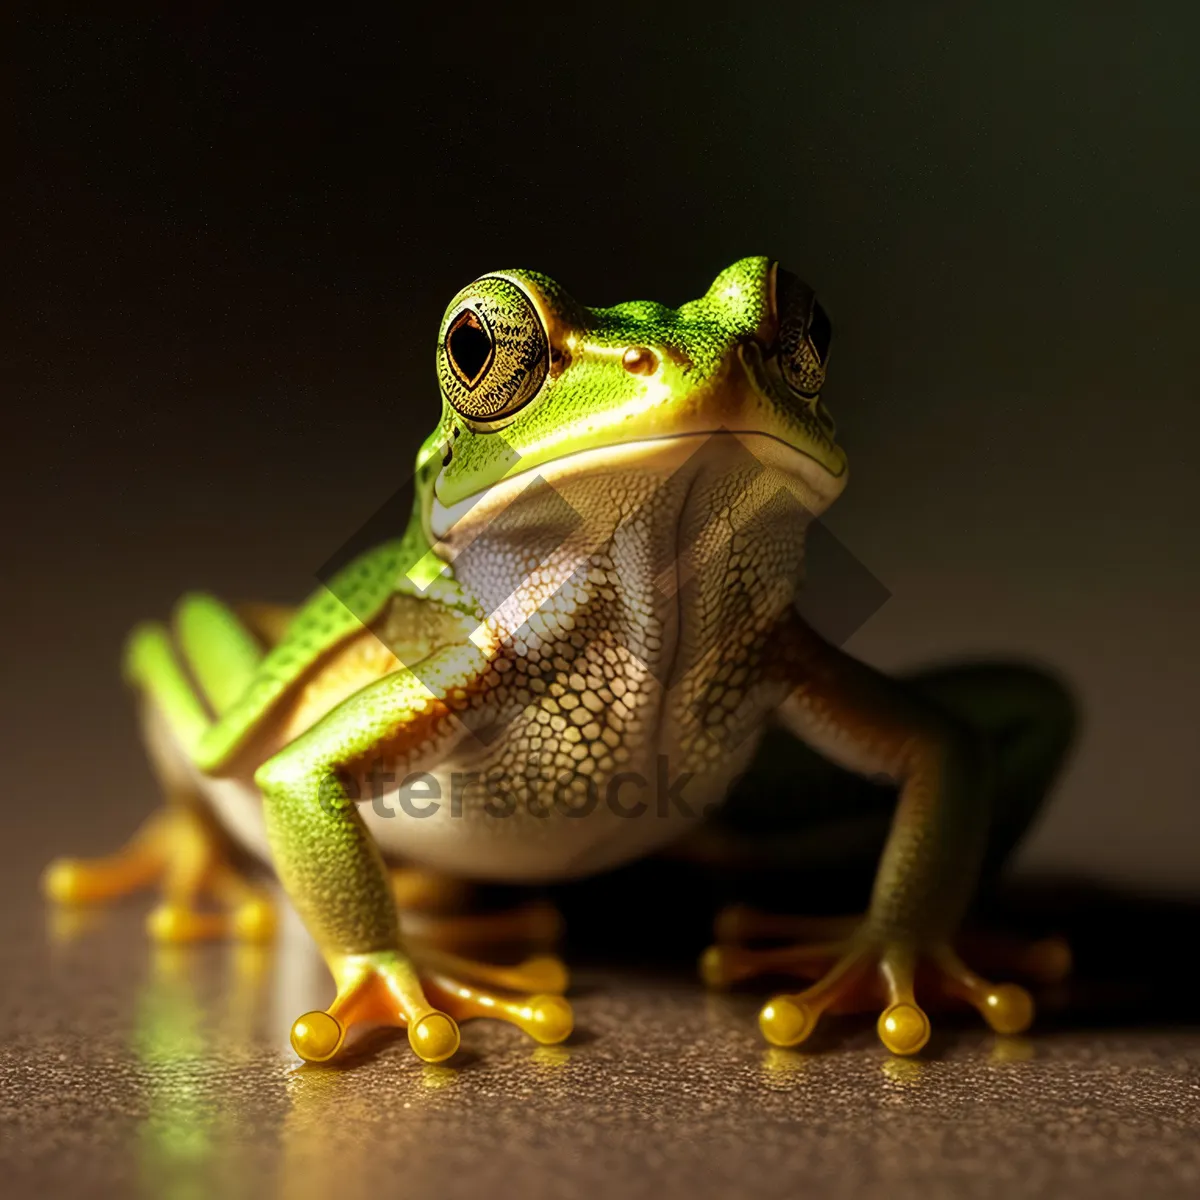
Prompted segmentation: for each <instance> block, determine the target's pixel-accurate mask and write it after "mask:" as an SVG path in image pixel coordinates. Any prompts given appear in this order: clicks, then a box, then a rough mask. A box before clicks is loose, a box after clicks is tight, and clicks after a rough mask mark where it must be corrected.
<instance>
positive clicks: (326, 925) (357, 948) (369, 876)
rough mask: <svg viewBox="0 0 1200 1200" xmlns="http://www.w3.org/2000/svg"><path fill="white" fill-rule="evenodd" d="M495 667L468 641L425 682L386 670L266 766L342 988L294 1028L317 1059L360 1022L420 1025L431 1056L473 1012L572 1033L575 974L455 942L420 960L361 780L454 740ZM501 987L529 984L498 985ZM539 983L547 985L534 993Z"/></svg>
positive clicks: (268, 807)
mask: <svg viewBox="0 0 1200 1200" xmlns="http://www.w3.org/2000/svg"><path fill="white" fill-rule="evenodd" d="M487 667H488V663H487V659H486V657H485V656H484V655H483V654H482V653H481V652H480V651H479V650H477V649H476V648H475V647H474V645H472V644H470V643H468V644H466V645H463V646H455V647H451V648H448V649H447V650H444V651H441V652H438V653H437V654H435V655H432V656H431V657H430V658H427V659H426V660H424V662H423V663H422V666H421V678H420V679H417V677H416V676H415V675H414V674H412V673H411V672H410V671H407V670H402V671H397V672H395V673H393V674H391V675H388V676H385V677H384V678H382V679H380V680H378V681H377V682H376V683H374V684H372V685H371V686H369V687H367V688H365V689H363V690H362V691H360V692H358V693H356V694H355V695H353V696H351V697H350V698H349V699H348V700H346V701H344V702H343V703H342V704H341V705H339V706H338V707H337V708H335V709H334V710H333V711H332V712H331V713H329V714H328V716H326V717H325V718H323V719H322V720H321V721H319V722H318V723H317V724H316V725H315V726H313V728H312V729H310V730H309V731H308V732H307V733H305V734H303V735H302V736H301V737H299V738H298V739H297V740H296V741H294V742H292V743H291V744H289V745H288V746H287V747H286V748H285V749H283V750H282V751H280V752H279V753H278V754H276V755H275V756H274V757H273V758H272V759H270V760H269V761H267V762H266V763H264V764H263V765H262V766H261V767H260V768H259V769H258V771H257V772H256V774H255V782H256V783H257V784H258V786H259V788H260V789H261V790H262V793H263V799H264V811H265V816H266V824H267V833H268V836H269V838H270V842H271V848H272V853H273V858H274V862H275V866H276V869H277V871H278V873H279V876H280V879H281V880H282V882H283V885H284V887H285V888H286V889H287V892H288V894H289V895H290V897H291V899H292V900H293V902H294V903H295V905H296V908H297V910H298V911H299V913H300V916H301V918H302V919H303V920H304V922H305V924H306V925H307V927H308V930H309V932H310V933H311V934H312V935H313V937H314V939H315V940H316V942H317V944H318V946H319V947H320V949H321V952H322V954H323V955H324V958H325V961H326V963H327V964H328V966H329V969H330V971H331V972H332V974H333V977H334V981H335V984H336V987H337V995H336V997H335V998H334V1000H333V1002H332V1003H331V1004H330V1005H329V1007H328V1009H326V1010H325V1011H323V1012H310V1013H306V1014H304V1015H303V1016H301V1017H300V1018H299V1019H298V1020H297V1021H296V1022H295V1023H294V1025H293V1026H292V1046H293V1048H294V1049H295V1050H296V1053H297V1054H299V1055H300V1057H301V1058H303V1059H305V1060H307V1061H309V1062H325V1061H327V1060H329V1059H331V1058H333V1057H334V1056H335V1055H337V1054H338V1052H339V1051H340V1050H341V1048H342V1046H343V1044H344V1042H345V1039H346V1035H347V1033H348V1031H349V1030H350V1029H351V1028H352V1027H353V1026H355V1025H357V1024H360V1023H369V1022H370V1023H375V1022H378V1023H383V1024H391V1025H397V1026H403V1027H406V1028H407V1030H408V1039H409V1043H410V1044H411V1046H412V1048H413V1050H414V1051H416V1053H417V1054H418V1055H419V1056H420V1057H421V1058H423V1059H425V1060H426V1061H427V1062H438V1061H441V1060H443V1059H445V1058H448V1057H449V1056H450V1055H452V1054H453V1053H454V1051H455V1050H456V1049H457V1048H458V1044H459V1033H458V1024H457V1022H458V1021H459V1020H462V1019H464V1018H467V1017H477V1016H489V1017H496V1018H500V1019H502V1020H508V1021H510V1022H512V1023H513V1024H516V1025H518V1026H520V1027H521V1028H523V1029H524V1030H526V1032H528V1033H530V1034H531V1035H532V1036H533V1037H535V1038H536V1039H537V1040H539V1041H542V1042H547V1043H552V1042H558V1041H561V1040H563V1039H564V1038H565V1037H566V1036H567V1035H568V1034H569V1033H570V1031H571V1026H572V1016H571V1009H570V1006H569V1005H568V1004H567V1002H566V1001H565V1000H564V999H563V998H562V997H561V995H555V994H552V990H553V989H554V988H556V987H560V986H563V985H565V979H564V978H563V976H562V973H561V972H559V973H556V974H554V976H553V978H550V977H549V976H548V975H546V973H545V972H544V971H542V970H541V969H540V967H539V968H538V969H534V970H531V971H528V972H522V971H521V970H519V969H517V970H515V971H514V970H508V971H506V970H504V969H503V968H495V969H493V970H492V971H491V972H489V971H487V969H486V968H483V967H482V966H480V965H479V964H473V963H470V962H468V961H467V960H464V959H458V958H456V957H453V956H450V955H448V954H445V953H443V954H436V955H433V956H429V957H426V956H423V957H422V962H421V964H420V965H418V963H416V962H414V960H413V959H412V958H411V957H410V956H409V955H408V953H407V952H406V951H405V949H404V948H403V947H402V945H401V942H400V931H399V924H398V920H397V913H396V904H395V900H394V896H393V891H392V884H391V881H390V879H389V875H388V872H387V869H386V867H385V865H384V862H383V859H382V857H381V855H380V853H379V849H378V847H377V845H376V844H375V842H374V840H373V839H372V837H371V835H370V833H369V832H368V830H367V828H366V826H365V824H364V823H363V821H362V818H361V817H360V816H359V813H358V810H357V807H356V806H355V804H354V802H353V801H352V800H351V798H350V789H349V788H348V787H347V780H348V779H349V778H350V777H351V776H352V775H353V774H354V773H355V772H356V771H361V770H366V769H368V768H369V767H370V765H371V764H372V763H373V762H375V761H377V760H378V759H380V758H382V757H384V756H387V757H389V758H391V759H403V758H406V757H409V758H415V757H416V756H417V755H429V754H433V755H436V754H437V752H438V750H439V748H442V747H445V746H447V745H449V744H450V742H451V740H452V739H453V738H454V737H455V736H456V735H455V722H454V718H453V712H454V711H455V710H456V709H458V708H460V707H465V706H466V705H468V704H469V703H470V702H471V699H472V697H473V696H476V695H477V694H478V693H479V692H480V691H486V689H487V687H488V684H487V682H486V672H487ZM541 965H542V966H544V964H541ZM547 983H548V984H549V985H550V987H549V988H547V987H546V984H547ZM492 985H495V986H498V987H500V988H502V989H504V990H505V991H511V992H513V993H516V994H513V995H504V994H501V993H498V992H493V991H491V990H489V988H490V987H491V986H492ZM534 991H536V992H540V993H541V994H532V995H531V994H521V993H529V992H534Z"/></svg>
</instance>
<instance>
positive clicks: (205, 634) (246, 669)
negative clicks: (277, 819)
mask: <svg viewBox="0 0 1200 1200" xmlns="http://www.w3.org/2000/svg"><path fill="white" fill-rule="evenodd" d="M176 639H177V644H178V646H179V648H180V649H181V650H182V652H183V655H184V660H185V662H186V663H187V666H188V668H189V669H190V671H191V677H192V678H193V679H195V680H196V681H197V682H198V683H199V684H200V686H201V688H203V691H204V694H205V696H206V697H207V698H208V704H209V706H210V708H211V710H215V711H218V712H219V711H220V710H221V709H223V708H224V707H226V706H227V705H228V704H230V703H232V702H233V700H234V699H236V696H237V694H238V692H239V690H240V688H242V687H244V686H245V682H246V680H247V679H248V678H249V677H250V675H251V674H252V672H253V670H254V668H255V667H256V666H257V664H258V662H259V660H260V658H261V655H262V651H261V648H260V646H259V644H258V642H257V640H256V639H255V638H254V636H253V635H252V634H251V633H250V632H249V630H248V629H247V628H246V627H245V626H244V625H243V624H242V623H241V622H240V621H239V620H238V618H237V617H236V616H235V615H234V614H233V613H232V611H231V610H229V609H227V608H226V607H225V606H223V605H221V604H220V603H219V602H218V601H216V600H213V599H212V598H210V597H207V596H189V597H185V599H184V600H183V601H182V602H181V603H180V605H179V608H178V611H177V614H176ZM130 653H131V656H137V658H138V659H139V661H140V664H141V667H142V669H143V670H146V669H148V670H151V671H154V672H155V677H156V680H157V682H158V684H159V687H158V688H157V689H156V691H157V699H158V700H159V702H160V703H161V704H163V705H164V706H167V707H170V708H171V709H172V710H173V715H174V717H175V718H176V719H177V720H178V719H182V720H183V722H184V723H185V725H186V726H187V727H188V728H191V729H195V730H199V729H201V728H203V727H204V726H205V725H206V724H207V723H208V722H209V720H210V719H211V718H210V716H209V709H207V708H206V706H205V705H204V703H203V702H202V701H201V699H200V697H199V696H197V694H196V692H195V690H194V689H193V687H192V682H191V679H189V677H188V675H186V674H185V673H184V671H183V669H182V668H181V667H180V664H179V661H178V659H177V658H176V656H175V651H174V647H173V645H172V642H171V639H170V637H169V635H168V633H167V631H166V630H165V629H164V628H163V627H162V626H158V625H152V626H147V627H144V628H143V629H141V630H139V632H138V633H137V634H136V635H135V637H134V640H133V643H132V645H131V650H130ZM143 718H144V719H143V729H144V734H145V740H146V746H147V751H148V753H149V757H150V760H151V763H152V766H153V768H154V770H155V774H156V775H157V776H158V778H159V781H160V783H161V785H162V788H163V791H164V794H165V797H166V802H165V804H164V806H163V808H162V809H160V810H159V811H158V812H156V813H154V814H152V815H151V816H150V817H149V818H148V819H147V820H146V821H145V822H144V823H143V824H142V825H141V827H140V828H139V829H138V830H137V832H136V833H135V834H134V835H133V837H131V838H130V839H129V841H128V842H127V843H126V844H125V845H124V846H122V847H121V848H120V849H119V850H117V851H116V852H114V853H113V854H110V855H106V856H103V857H101V858H92V859H76V858H62V859H58V860H56V861H54V862H52V863H51V864H50V865H49V867H48V868H47V870H46V872H45V874H44V876H43V888H44V891H45V892H46V894H47V896H48V897H49V898H51V899H52V900H55V901H57V902H59V903H62V904H72V905H76V904H90V903H97V902H102V901H105V900H111V899H115V898H118V897H120V896H124V895H128V894H130V893H133V892H136V891H140V890H143V889H145V888H149V887H154V886H156V885H157V886H158V887H159V888H160V889H161V891H162V895H163V900H162V903H161V904H159V905H158V907H156V908H155V909H154V910H153V912H152V913H151V914H150V918H149V928H150V932H151V934H152V935H153V936H154V937H155V938H157V939H158V940H161V941H172V942H179V941H194V940H198V939H205V938H215V937H224V936H229V935H233V936H236V937H239V938H241V939H244V940H253V941H258V940H263V939H265V938H267V937H269V936H270V934H271V932H272V930H273V925H274V921H273V912H272V906H271V902H270V900H269V898H268V897H267V895H266V893H265V892H263V891H262V890H261V889H259V888H258V887H256V886H255V885H253V884H252V883H251V882H249V880H248V879H247V877H246V876H245V874H244V872H243V871H242V870H241V868H240V866H239V865H238V864H237V862H236V858H235V855H234V852H233V848H232V845H231V844H230V842H229V840H228V838H227V837H226V836H225V835H224V833H223V832H222V831H221V830H220V829H219V828H218V827H217V825H216V822H215V820H214V819H213V818H212V817H211V816H210V815H209V813H208V811H207V809H206V807H205V804H204V801H203V799H202V798H201V797H200V796H199V795H198V793H197V792H196V789H195V784H194V783H193V781H192V778H191V775H190V773H189V769H188V768H187V766H186V763H185V762H184V761H183V759H182V756H181V754H180V753H179V750H178V748H177V747H176V746H174V745H173V744H172V743H171V742H170V740H169V739H167V738H165V737H164V736H163V731H162V728H161V726H162V721H161V720H160V719H159V718H158V714H157V712H156V711H155V707H154V705H153V704H152V702H151V701H150V699H149V698H148V697H144V698H143ZM206 899H212V900H214V901H216V904H217V906H218V907H217V909H216V910H215V911H206V910H205V909H204V908H202V907H201V903H202V901H203V900H206Z"/></svg>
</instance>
